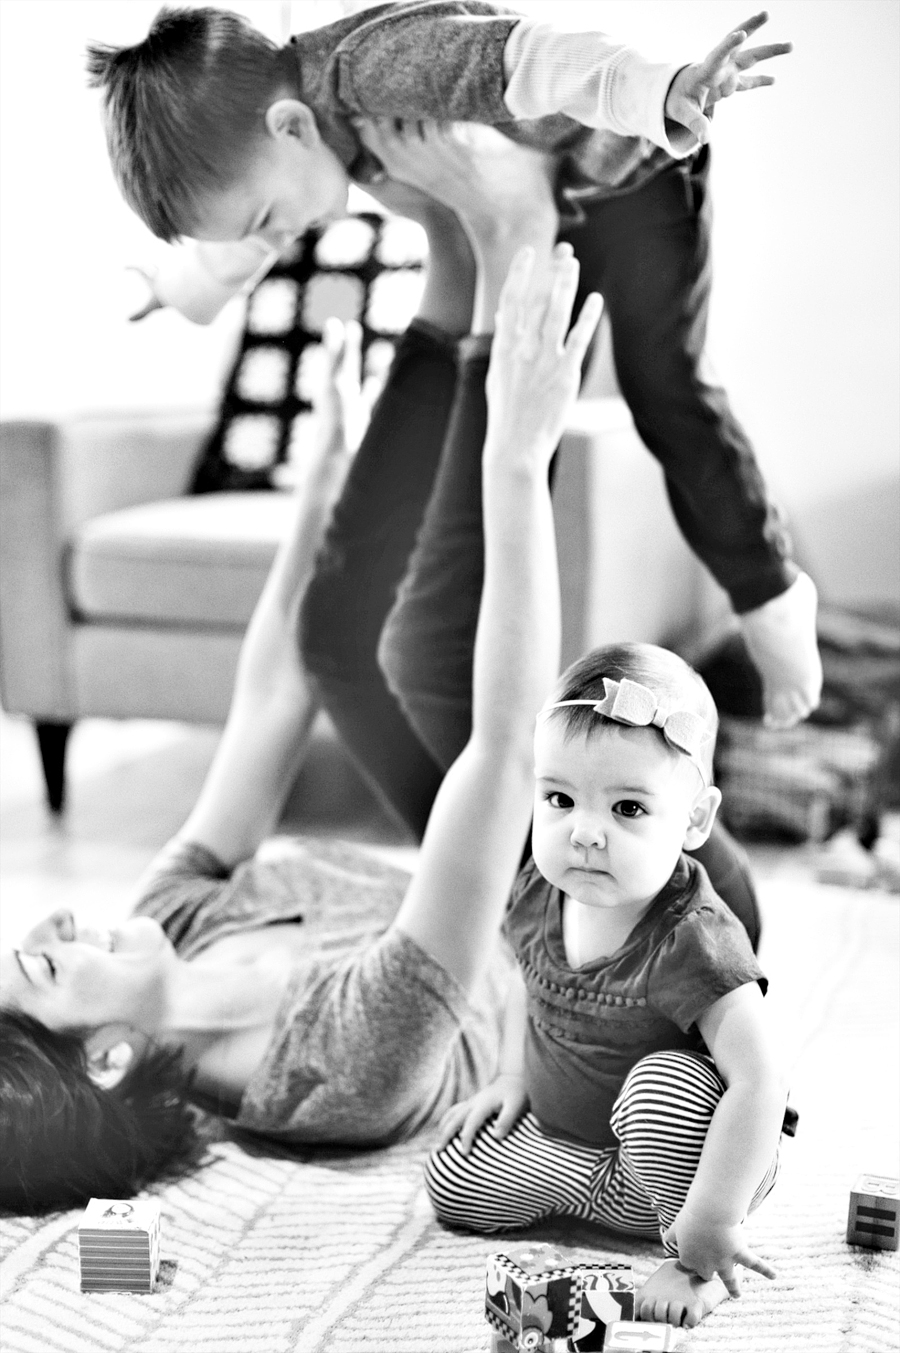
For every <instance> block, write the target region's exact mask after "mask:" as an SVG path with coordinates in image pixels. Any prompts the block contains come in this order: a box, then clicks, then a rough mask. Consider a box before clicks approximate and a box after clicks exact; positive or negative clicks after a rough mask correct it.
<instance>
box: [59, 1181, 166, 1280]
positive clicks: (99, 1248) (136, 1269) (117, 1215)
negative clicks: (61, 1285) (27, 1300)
mask: <svg viewBox="0 0 900 1353" xmlns="http://www.w3.org/2000/svg"><path fill="white" fill-rule="evenodd" d="M78 1258H79V1263H80V1266H81V1290H82V1292H152V1291H153V1288H154V1286H155V1284H156V1278H157V1275H158V1273H159V1203H158V1202H156V1201H155V1200H154V1199H150V1198H143V1199H134V1200H131V1201H129V1200H128V1199H126V1198H92V1199H91V1200H90V1202H89V1203H88V1205H87V1207H86V1208H85V1211H84V1216H83V1217H82V1218H81V1221H80V1222H79V1223H78Z"/></svg>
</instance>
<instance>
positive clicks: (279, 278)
mask: <svg viewBox="0 0 900 1353" xmlns="http://www.w3.org/2000/svg"><path fill="white" fill-rule="evenodd" d="M426 251H427V246H426V240H425V232H424V231H423V230H422V228H421V226H418V225H416V224H415V223H414V222H412V221H407V220H404V219H403V218H402V217H399V216H380V215H378V214H377V213H376V212H360V213H358V214H357V215H354V216H347V217H344V218H343V219H342V220H340V221H335V222H334V223H333V224H331V225H328V226H325V227H324V228H321V229H316V230H311V231H309V232H308V233H307V234H306V235H304V236H302V238H301V239H299V240H298V241H297V243H296V245H295V246H294V248H293V249H292V250H291V251H290V253H288V254H285V255H283V256H282V257H281V258H280V259H279V260H278V262H277V263H276V264H275V266H274V267H273V268H272V270H271V272H270V273H269V274H268V275H267V276H266V277H264V278H263V280H262V281H261V282H259V283H258V284H257V286H256V287H255V288H254V290H253V291H252V292H251V294H250V296H249V297H248V300H247V315H246V320H245V323H244V330H243V333H242V335H241V342H240V347H239V350H238V352H237V355H236V357H235V361H234V364H233V366H232V368H231V371H230V373H229V375H228V379H227V382H226V384H225V390H224V392H223V395H222V402H221V405H220V408H219V415H218V418H217V420H216V425H215V427H214V428H213V431H212V432H211V434H210V436H209V438H208V440H207V442H206V444H205V446H204V448H203V451H202V452H201V455H200V458H199V461H198V463H197V466H196V470H195V473H194V479H193V483H192V485H191V492H192V493H211V492H215V491H221V490H223V489H272V488H280V487H286V486H288V485H290V484H291V483H292V482H293V479H294V474H293V472H292V466H296V464H297V463H298V461H299V460H300V459H302V456H303V454H304V449H305V447H306V446H308V445H309V444H310V439H311V438H313V437H314V436H315V433H316V427H315V414H314V412H313V408H312V404H311V401H310V395H311V392H312V391H313V390H314V389H315V387H316V369H317V364H318V363H319V362H321V360H322V356H323V348H322V343H321V338H322V329H323V326H324V324H325V321H326V320H327V319H328V318H329V317H331V316H336V317H337V318H338V319H341V320H348V319H356V320H359V322H360V324H361V325H362V332H363V340H362V347H363V382H364V384H365V383H376V382H379V381H380V380H381V379H382V378H383V376H384V373H385V372H386V370H387V367H388V365H389V364H390V361H391V358H392V357H393V353H394V344H395V342H396V340H397V338H398V337H399V336H400V334H401V333H402V332H403V331H404V329H405V328H406V327H407V325H408V324H409V321H410V320H411V319H412V317H413V314H414V313H415V310H416V306H417V305H418V303H419V298H420V296H421V293H422V287H423V285H424V262H425V256H426Z"/></svg>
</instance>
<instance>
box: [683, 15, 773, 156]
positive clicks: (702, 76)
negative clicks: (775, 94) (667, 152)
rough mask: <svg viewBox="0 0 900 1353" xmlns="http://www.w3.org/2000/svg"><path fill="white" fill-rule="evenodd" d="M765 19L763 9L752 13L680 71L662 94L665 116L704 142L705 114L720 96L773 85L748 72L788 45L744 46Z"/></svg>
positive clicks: (707, 131)
mask: <svg viewBox="0 0 900 1353" xmlns="http://www.w3.org/2000/svg"><path fill="white" fill-rule="evenodd" d="M768 18H769V16H768V14H767V13H766V11H765V10H762V12H761V13H759V14H754V16H753V17H752V18H751V19H748V20H747V22H746V23H745V24H742V25H741V26H740V28H739V29H736V30H735V31H734V32H732V33H729V34H728V36H727V37H725V38H723V39H722V41H721V42H720V43H719V44H718V46H716V47H714V48H713V50H712V51H711V52H710V54H709V56H708V57H706V59H705V60H704V61H701V62H700V63H699V64H698V65H692V66H685V67H684V69H683V70H680V71H679V72H678V74H677V75H676V76H675V79H674V80H673V81H672V83H671V85H670V86H669V92H668V94H667V96H666V107H665V115H666V118H667V119H669V120H670V121H672V122H678V123H680V124H681V126H682V127H687V128H688V130H689V131H691V132H692V133H693V134H694V136H696V138H697V140H698V141H699V142H700V143H701V144H703V145H705V143H706V142H707V141H708V140H709V137H710V132H711V130H712V123H711V122H710V120H709V118H708V117H707V116H706V114H707V113H708V112H709V110H710V109H711V108H712V107H713V105H714V104H716V103H718V101H719V100H720V99H727V98H728V96H729V95H730V94H739V93H741V92H742V91H743V90H746V89H759V88H760V87H761V86H763V85H772V84H774V83H775V78H774V76H772V75H753V74H751V73H750V72H752V70H753V68H754V66H756V65H757V63H758V62H760V61H768V60H769V58H770V57H773V56H784V55H785V54H786V53H787V52H790V51H791V50H792V48H791V44H790V43H789V42H772V43H769V44H768V45H767V46H764V47H752V48H750V49H749V50H748V49H745V48H744V43H745V42H746V41H747V39H748V38H749V37H750V35H751V33H755V32H756V30H757V29H758V28H761V27H762V25H763V24H764V23H766V22H767V20H768Z"/></svg>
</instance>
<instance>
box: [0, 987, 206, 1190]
mask: <svg viewBox="0 0 900 1353" xmlns="http://www.w3.org/2000/svg"><path fill="white" fill-rule="evenodd" d="M189 1079H190V1078H189V1076H188V1075H186V1074H185V1072H184V1070H183V1069H182V1059H181V1053H180V1052H178V1051H175V1052H173V1051H171V1050H167V1049H154V1050H152V1051H150V1052H149V1053H147V1054H146V1055H145V1056H144V1057H142V1058H141V1059H140V1061H139V1062H138V1063H137V1064H136V1065H135V1066H134V1067H133V1068H132V1069H131V1070H130V1071H128V1072H127V1073H126V1075H125V1076H124V1077H123V1079H122V1080H121V1081H120V1083H119V1085H117V1086H116V1087H115V1088H114V1089H112V1090H104V1089H101V1088H100V1087H99V1086H97V1085H95V1084H94V1082H93V1081H92V1080H91V1078H90V1076H89V1074H88V1062H87V1055H86V1053H85V1049H84V1044H83V1043H82V1041H81V1039H80V1038H78V1037H77V1036H76V1035H74V1034H63V1033H55V1032H54V1031H53V1030H51V1029H47V1028H46V1027H45V1026H44V1025H43V1024H41V1023H40V1022H39V1021H38V1020H36V1019H32V1018H31V1016H30V1015H25V1014H22V1013H21V1012H19V1011H17V1010H0V1159H2V1162H3V1163H2V1166H0V1208H2V1210H3V1211H5V1212H16V1213H20V1214H31V1213H37V1212H49V1211H51V1210H55V1209H57V1208H67V1207H78V1206H83V1205H84V1204H86V1203H87V1201H88V1199H89V1198H92V1197H95V1198H122V1197H130V1196H131V1195H133V1194H135V1193H136V1192H137V1191H138V1190H139V1189H141V1188H143V1186H144V1185H145V1184H148V1183H150V1182H151V1181H152V1180H154V1179H157V1178H159V1177H161V1176H165V1175H175V1174H179V1173H182V1172H183V1171H184V1170H185V1169H187V1168H189V1167H190V1166H191V1165H192V1164H195V1163H196V1161H197V1159H198V1156H199V1143H198V1139H197V1135H196V1131H195V1126H194V1115H193V1111H192V1110H191V1108H190V1107H189V1105H188V1102H187V1092H188V1087H189Z"/></svg>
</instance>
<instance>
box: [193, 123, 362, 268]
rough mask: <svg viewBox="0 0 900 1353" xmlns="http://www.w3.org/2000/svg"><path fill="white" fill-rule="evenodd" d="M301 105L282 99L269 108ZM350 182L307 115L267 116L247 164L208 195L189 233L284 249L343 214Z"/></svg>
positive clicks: (213, 238) (201, 238) (199, 237)
mask: <svg viewBox="0 0 900 1353" xmlns="http://www.w3.org/2000/svg"><path fill="white" fill-rule="evenodd" d="M293 106H296V107H297V108H303V105H302V104H295V101H294V100H288V99H282V100H279V102H278V103H277V104H275V105H273V108H272V109H270V110H269V113H270V114H271V113H272V111H273V109H282V108H283V107H287V108H291V107H293ZM349 185H350V180H349V178H348V176H347V171H346V170H345V169H344V166H343V165H342V164H341V162H340V160H339V159H338V158H337V156H336V155H335V154H334V152H333V151H332V150H331V149H330V148H329V147H328V146H326V144H325V142H324V141H323V140H322V139H321V137H320V136H319V135H318V131H317V130H316V128H315V123H314V122H313V121H311V115H309V116H308V117H306V118H304V119H302V120H299V119H298V118H296V117H295V118H294V120H293V121H292V120H291V118H290V117H289V116H287V115H286V116H285V117H283V118H281V119H280V120H279V119H276V118H273V119H270V118H269V117H268V116H267V129H266V131H265V132H264V133H262V134H261V135H260V137H259V139H258V141H257V143H256V149H255V151H254V153H253V154H252V156H251V158H250V160H249V162H248V164H247V167H246V168H245V169H244V171H243V173H242V174H241V175H240V177H239V178H238V179H237V180H235V182H233V183H232V184H231V185H230V186H229V187H228V188H226V189H223V190H222V191H221V192H218V193H215V194H213V195H211V196H210V197H208V198H207V199H206V201H205V202H204V203H203V206H202V208H201V212H200V218H199V220H198V222H197V223H196V224H195V226H194V228H193V229H192V231H191V234H192V235H193V237H194V238H195V239H198V240H242V239H246V238H247V237H249V236H255V237H256V238H257V239H262V240H264V241H265V242H266V244H268V245H269V246H270V247H271V248H273V249H277V250H278V251H279V252H283V251H284V250H285V249H287V248H289V246H290V245H291V244H293V242H294V241H295V240H296V239H298V238H299V236H301V235H302V234H304V232H305V231H307V230H309V229H310V228H311V227H312V226H315V225H320V224H322V223H323V222H325V221H331V220H335V219H336V218H338V217H340V216H343V215H344V213H345V212H346V209H347V192H348V189H349Z"/></svg>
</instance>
